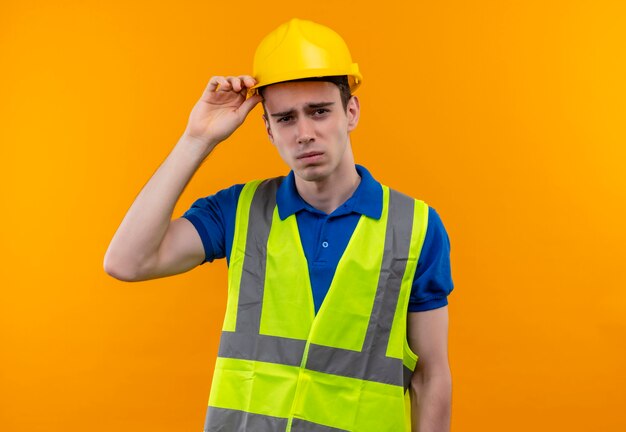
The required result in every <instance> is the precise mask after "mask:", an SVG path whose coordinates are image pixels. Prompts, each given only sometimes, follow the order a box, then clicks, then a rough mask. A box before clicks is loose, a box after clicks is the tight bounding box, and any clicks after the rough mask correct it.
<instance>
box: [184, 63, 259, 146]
mask: <svg viewBox="0 0 626 432" xmlns="http://www.w3.org/2000/svg"><path fill="white" fill-rule="evenodd" d="M255 84H256V81H255V80H254V78H252V77H251V76H250V75H240V76H238V77H233V76H229V77H223V76H214V77H212V78H211V79H210V80H209V84H208V85H207V87H206V88H205V90H204V92H203V93H202V97H201V98H200V100H199V101H198V102H197V103H196V105H195V106H194V107H193V110H192V111H191V114H190V115H189V121H188V123H187V128H186V129H185V133H184V135H186V136H187V137H189V138H193V139H194V140H197V141H199V142H201V143H203V144H205V145H206V146H207V147H212V146H215V145H217V144H218V143H220V142H221V141H224V140H225V139H226V138H228V137H229V136H230V135H231V134H232V133H233V132H234V131H235V130H236V129H237V128H238V127H239V126H241V124H242V123H243V122H244V120H245V119H246V117H247V115H248V113H249V112H250V111H252V108H254V107H255V106H256V104H258V103H259V102H261V99H262V98H261V96H259V95H258V94H255V95H253V96H251V97H250V98H247V99H246V96H247V94H248V89H250V88H251V87H252V86H254V85H255Z"/></svg>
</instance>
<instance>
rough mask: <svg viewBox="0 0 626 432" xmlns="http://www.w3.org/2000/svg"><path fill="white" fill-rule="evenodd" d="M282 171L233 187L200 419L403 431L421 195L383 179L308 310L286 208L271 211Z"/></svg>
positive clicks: (256, 431) (212, 424) (278, 427)
mask: <svg viewBox="0 0 626 432" xmlns="http://www.w3.org/2000/svg"><path fill="white" fill-rule="evenodd" d="M282 179H283V178H282V177H279V178H275V179H270V180H265V181H254V182H250V183H247V184H246V185H245V186H244V188H243V190H242V191H241V195H240V198H239V201H238V204H237V214H236V224H235V234H234V238H233V247H232V251H231V256H230V265H229V273H228V303H227V307H226V316H225V319H224V325H223V328H222V336H221V341H220V347H219V353H218V358H217V362H216V365H215V371H214V376H213V383H212V386H211V395H210V398H209V407H208V410H207V416H206V423H205V429H204V430H205V431H206V432H217V431H223V432H240V431H253V432H275V431H293V432H296V431H297V432H318V431H319V432H331V431H355V432H370V431H371V432H384V431H389V432H398V431H410V430H411V425H410V404H409V403H408V392H407V388H408V384H409V382H410V379H411V375H412V373H413V370H414V369H415V365H416V362H417V356H416V355H415V354H414V353H413V352H412V351H411V350H410V348H409V346H408V343H407V338H406V316H407V307H408V305H407V302H408V299H409V294H410V291H411V286H412V283H413V278H414V274H415V269H416V266H417V262H418V258H419V255H420V251H421V248H422V244H423V242H424V236H425V233H426V225H427V223H428V206H427V205H426V204H425V203H424V202H423V201H420V200H415V199H413V198H410V197H407V196H406V195H403V194H401V193H399V192H396V191H394V190H391V189H389V188H388V187H386V186H383V211H382V215H381V217H380V219H374V218H370V217H367V216H363V215H362V216H361V218H360V219H359V222H358V224H357V226H356V228H355V230H354V233H353V234H352V237H351V238H350V241H349V243H348V246H347V247H346V250H345V252H344V254H343V256H342V257H341V259H340V261H339V264H338V265H337V270H336V272H335V275H334V278H333V280H332V283H331V285H330V288H329V290H328V294H327V295H326V297H325V299H324V301H323V303H322V306H321V308H320V310H319V312H318V313H317V315H316V314H315V312H314V306H313V297H312V293H311V282H310V279H309V272H308V267H307V261H306V258H305V255H304V251H303V249H302V244H301V241H300V236H299V233H298V225H297V222H296V216H295V215H291V216H289V217H287V218H286V219H285V220H283V221H281V220H280V217H279V216H278V210H277V207H276V190H277V188H278V186H279V185H280V182H281V181H282Z"/></svg>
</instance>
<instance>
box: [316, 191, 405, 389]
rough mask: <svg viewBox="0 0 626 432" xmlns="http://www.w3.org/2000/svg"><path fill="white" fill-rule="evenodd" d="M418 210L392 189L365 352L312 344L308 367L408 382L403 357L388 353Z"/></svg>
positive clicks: (364, 377) (394, 383)
mask: <svg viewBox="0 0 626 432" xmlns="http://www.w3.org/2000/svg"><path fill="white" fill-rule="evenodd" d="M414 211H415V201H414V200H413V198H410V197H408V196H406V195H403V194H401V193H399V192H396V191H394V190H392V189H390V190H389V214H388V217H387V231H386V234H385V246H384V252H383V261H382V266H381V269H380V277H379V279H378V287H377V289H376V296H375V298H374V306H373V307H372V313H371V314H370V321H369V324H368V327H367V333H366V334H365V341H364V342H363V349H362V350H361V352H357V351H350V350H345V349H338V348H331V347H326V346H321V345H316V344H310V346H309V354H308V356H307V364H306V367H307V368H308V369H312V370H316V371H319V372H325V373H331V374H335V375H342V376H348V377H353V378H360V379H364V380H368V381H376V382H381V383H386V384H393V385H397V386H403V387H404V386H405V376H404V375H405V373H404V366H403V364H402V360H401V359H396V358H392V357H387V355H386V352H387V345H388V344H389V336H390V334H391V326H392V324H393V317H394V314H395V311H396V306H397V304H398V299H399V296H400V289H401V285H402V278H403V277H404V271H405V270H406V263H407V257H408V256H409V249H410V247H411V233H412V230H413V213H414Z"/></svg>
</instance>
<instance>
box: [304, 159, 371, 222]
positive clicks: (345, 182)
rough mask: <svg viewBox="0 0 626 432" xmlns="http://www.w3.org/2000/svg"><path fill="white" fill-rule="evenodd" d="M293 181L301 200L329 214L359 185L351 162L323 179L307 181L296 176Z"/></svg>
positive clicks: (357, 176) (358, 177)
mask: <svg viewBox="0 0 626 432" xmlns="http://www.w3.org/2000/svg"><path fill="white" fill-rule="evenodd" d="M295 180H296V189H297V190H298V193H299V194H300V196H301V197H302V199H304V200H305V201H306V202H307V203H309V204H310V205H312V206H313V207H315V208H316V209H318V210H320V211H322V212H324V213H326V214H331V213H332V212H333V211H335V210H336V209H337V207H339V206H340V205H342V204H343V203H344V202H346V201H347V200H348V198H350V197H351V196H352V194H353V193H354V191H355V190H356V188H357V187H358V186H359V183H361V176H359V173H358V172H357V171H356V168H355V166H354V162H352V163H351V164H349V165H346V166H345V167H344V168H343V169H340V170H336V171H335V172H333V173H332V174H331V175H330V176H328V177H325V178H323V179H319V180H314V181H307V180H304V179H302V178H300V177H298V176H296V177H295Z"/></svg>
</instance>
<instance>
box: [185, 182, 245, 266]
mask: <svg viewBox="0 0 626 432" xmlns="http://www.w3.org/2000/svg"><path fill="white" fill-rule="evenodd" d="M243 186H244V185H243V184H238V185H234V186H231V187H229V188H227V189H223V190H221V191H219V192H217V193H216V194H215V195H210V196H208V197H205V198H200V199H198V200H196V201H195V202H194V203H193V204H192V206H191V207H190V208H189V210H187V211H186V212H185V213H184V214H183V215H182V216H181V217H184V218H185V219H187V220H189V222H191V223H192V224H193V226H194V227H195V228H196V230H197V231H198V234H199V235H200V238H201V239H202V245H203V246H204V253H205V258H204V261H203V262H202V264H204V263H206V262H211V261H213V260H214V259H218V258H224V257H226V259H228V258H230V249H231V247H232V243H233V236H234V233H235V215H236V214H237V201H238V200H239V195H240V194H241V190H242V189H243Z"/></svg>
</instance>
